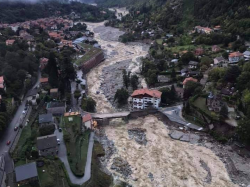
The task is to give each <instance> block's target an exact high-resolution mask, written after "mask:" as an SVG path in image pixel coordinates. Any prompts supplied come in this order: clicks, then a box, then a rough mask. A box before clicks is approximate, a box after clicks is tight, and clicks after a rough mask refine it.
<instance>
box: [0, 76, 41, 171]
mask: <svg viewBox="0 0 250 187" xmlns="http://www.w3.org/2000/svg"><path fill="white" fill-rule="evenodd" d="M40 77H41V73H40V71H39V72H38V78H37V82H36V83H35V85H34V86H33V87H32V89H33V88H35V87H36V86H37V85H38V84H39V81H40ZM26 101H27V98H26V96H25V97H24V98H23V100H22V102H21V104H20V106H19V107H18V109H17V111H16V113H15V115H14V116H13V118H12V120H11V122H10V124H9V125H8V127H7V128H6V129H5V131H4V132H3V133H2V134H1V136H0V155H2V154H5V159H6V162H5V171H6V173H10V172H12V171H13V169H14V164H13V161H12V158H11V157H10V155H9V154H8V151H9V149H10V147H11V145H9V146H8V145H6V142H7V141H9V140H10V141H11V144H12V143H13V141H14V139H15V137H16V135H17V131H14V128H15V126H18V125H19V122H20V120H21V119H22V118H23V117H24V115H23V111H24V108H25V104H26Z"/></svg>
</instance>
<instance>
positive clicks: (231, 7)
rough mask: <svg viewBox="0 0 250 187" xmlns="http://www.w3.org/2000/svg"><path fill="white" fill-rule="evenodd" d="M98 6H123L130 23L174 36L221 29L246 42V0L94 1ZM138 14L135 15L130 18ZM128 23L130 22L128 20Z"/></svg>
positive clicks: (249, 26) (249, 34)
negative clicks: (194, 29)
mask: <svg viewBox="0 0 250 187" xmlns="http://www.w3.org/2000/svg"><path fill="white" fill-rule="evenodd" d="M96 2H97V3H98V5H99V6H104V7H108V6H120V7H121V6H127V5H129V6H127V8H129V10H130V11H131V13H132V14H133V19H134V20H135V19H138V20H140V21H144V20H147V19H149V20H151V21H153V22H154V23H156V24H159V25H161V26H162V28H163V29H165V30H170V31H172V32H177V31H181V30H186V29H190V28H192V27H194V26H196V25H201V26H216V25H221V26H223V27H224V28H226V31H227V32H228V33H232V34H239V35H241V36H244V37H246V38H250V18H249V15H250V1H249V0H230V1H229V0H220V1H216V0H178V1H176V0H149V1H147V0H138V1H133V0H96ZM135 11H136V12H137V11H139V12H140V13H139V14H134V13H135ZM129 21H131V20H129Z"/></svg>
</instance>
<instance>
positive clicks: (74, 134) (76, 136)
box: [63, 116, 90, 176]
mask: <svg viewBox="0 0 250 187" xmlns="http://www.w3.org/2000/svg"><path fill="white" fill-rule="evenodd" d="M81 120H82V119H81V117H80V116H73V117H64V118H63V132H64V135H67V136H69V137H70V140H69V141H65V142H66V147H67V152H68V161H69V164H70V168H71V170H72V172H73V173H74V174H75V175H76V176H83V175H84V171H85V164H86V160H87V153H88V145H89V134H90V132H89V131H86V132H84V133H81Z"/></svg>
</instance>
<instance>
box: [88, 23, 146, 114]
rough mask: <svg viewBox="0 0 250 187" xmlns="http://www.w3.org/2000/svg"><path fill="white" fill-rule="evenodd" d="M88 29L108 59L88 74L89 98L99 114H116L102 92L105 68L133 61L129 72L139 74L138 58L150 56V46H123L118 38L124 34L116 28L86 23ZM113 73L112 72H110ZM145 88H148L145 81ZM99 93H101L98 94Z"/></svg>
mask: <svg viewBox="0 0 250 187" xmlns="http://www.w3.org/2000/svg"><path fill="white" fill-rule="evenodd" d="M86 24H87V25H88V29H89V30H91V31H93V32H94V33H95V40H97V41H98V43H99V44H100V45H101V47H102V49H103V50H104V52H105V55H106V59H105V61H104V62H102V63H101V64H100V65H99V66H97V67H95V68H93V69H92V70H91V71H90V72H89V73H88V74H87V85H88V91H89V96H90V97H92V98H93V99H94V100H95V101H96V103H97V106H96V110H97V112H98V113H107V112H114V111H115V108H114V107H112V105H111V104H110V102H109V101H108V100H107V98H106V97H105V95H104V94H103V93H102V91H101V83H102V81H103V74H102V70H103V68H104V67H107V66H110V65H113V64H115V63H116V62H120V61H124V60H132V62H131V64H130V65H129V68H128V70H127V71H131V72H132V73H136V72H137V73H139V67H140V62H139V61H138V58H140V57H144V56H146V55H147V54H148V49H149V46H145V45H144V44H139V43H131V44H126V45H125V44H123V43H121V42H118V38H119V36H120V35H122V34H123V32H122V31H119V30H118V29H116V28H111V27H105V26H104V22H102V23H86ZM110 73H112V72H110ZM143 86H144V87H146V85H145V81H144V80H143ZM97 91H98V92H100V93H99V94H97ZM113 91H114V92H116V90H113Z"/></svg>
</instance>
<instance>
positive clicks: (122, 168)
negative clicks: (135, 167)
mask: <svg viewBox="0 0 250 187" xmlns="http://www.w3.org/2000/svg"><path fill="white" fill-rule="evenodd" d="M111 169H112V170H115V171H116V172H118V173H120V174H122V175H123V176H124V177H125V178H128V177H129V176H130V175H131V174H132V170H131V168H130V165H129V163H128V162H127V161H126V160H123V159H122V158H120V157H115V158H114V159H113V164H112V165H111Z"/></svg>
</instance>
